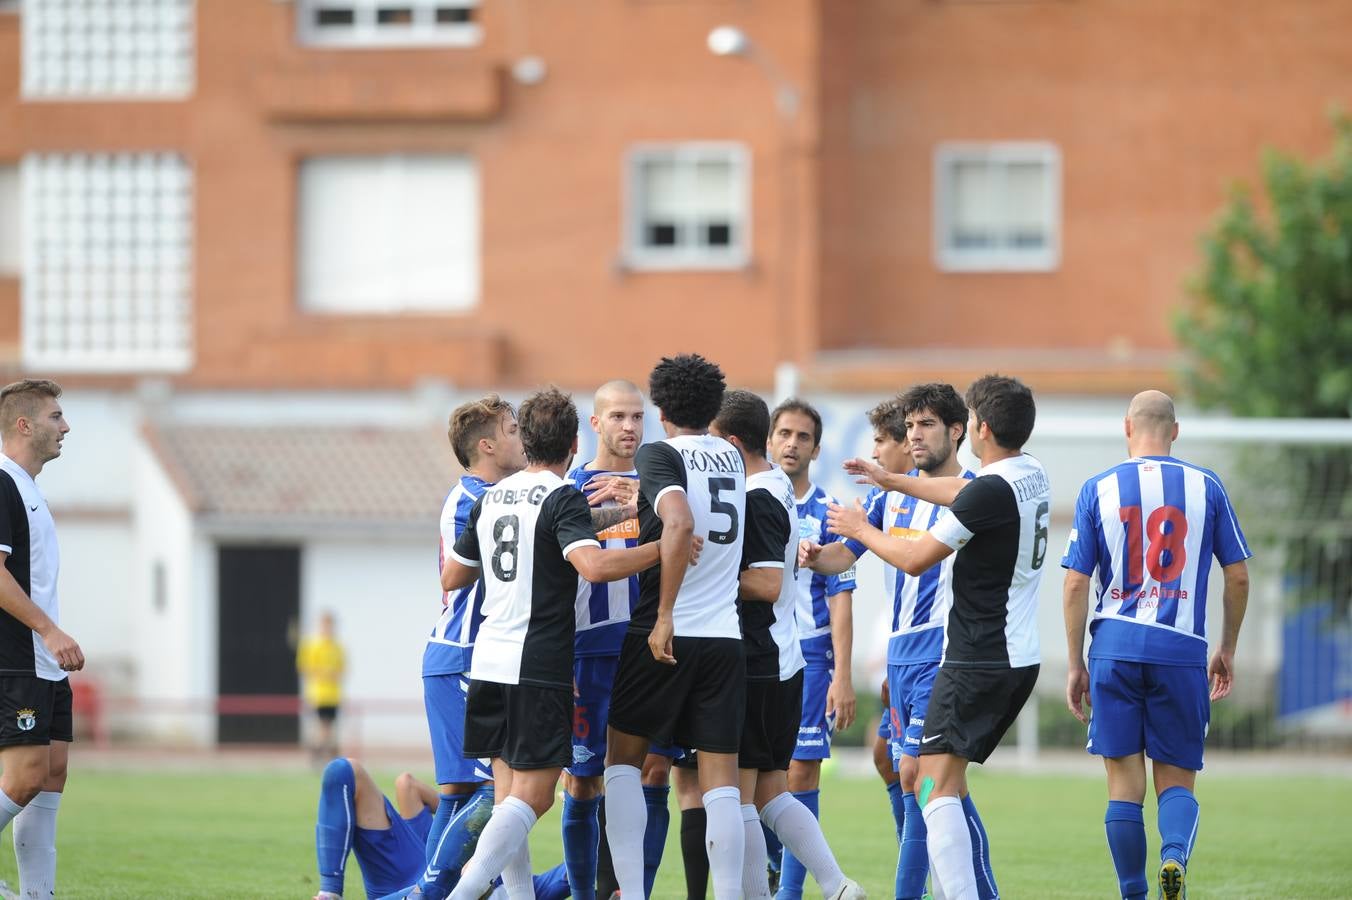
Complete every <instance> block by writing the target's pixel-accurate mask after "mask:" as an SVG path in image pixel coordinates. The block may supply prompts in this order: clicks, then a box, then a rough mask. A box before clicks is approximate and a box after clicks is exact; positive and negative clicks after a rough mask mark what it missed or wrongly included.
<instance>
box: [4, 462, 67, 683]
mask: <svg viewBox="0 0 1352 900" xmlns="http://www.w3.org/2000/svg"><path fill="white" fill-rule="evenodd" d="M0 551H4V552H5V553H6V554H8V555H7V556H6V557H5V568H6V569H8V570H9V574H10V575H12V576H14V580H15V581H17V582H18V583H19V587H20V588H22V589H23V592H24V593H25V594H27V595H28V599H30V600H32V601H33V603H35V604H36V605H37V606H38V607H39V608H41V609H42V611H43V612H45V613H46V614H47V615H48V616H49V617H50V618H51V620H52V621H53V622H56V623H57V624H58V625H59V624H60V623H61V611H60V607H59V604H58V602H57V596H56V579H57V574H58V573H59V571H60V569H61V554H60V551H59V550H58V548H57V545H56V523H55V522H53V521H52V513H51V510H49V509H48V508H47V500H46V498H45V497H43V496H42V492H41V491H40V490H38V486H37V482H35V481H34V480H33V478H32V476H31V475H29V474H28V472H27V471H26V470H25V469H24V468H23V466H21V465H19V464H18V463H16V462H15V461H14V460H12V459H10V458H9V457H8V456H3V455H0ZM0 675H36V676H37V677H38V678H45V679H47V680H48V681H61V680H62V679H64V678H65V677H66V673H65V672H64V671H62V670H61V664H60V663H58V662H57V661H56V658H55V657H53V656H52V654H51V651H49V650H48V649H47V645H46V644H44V643H43V642H42V638H40V637H38V633H37V632H36V631H34V630H33V629H31V628H29V627H28V626H27V625H25V624H23V623H22V622H20V621H19V620H18V619H16V618H14V617H13V616H11V615H10V614H9V613H6V612H4V611H0Z"/></svg>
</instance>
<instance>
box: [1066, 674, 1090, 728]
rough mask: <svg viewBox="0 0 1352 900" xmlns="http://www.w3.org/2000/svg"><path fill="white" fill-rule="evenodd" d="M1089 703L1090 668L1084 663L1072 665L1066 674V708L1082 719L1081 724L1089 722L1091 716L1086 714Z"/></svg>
mask: <svg viewBox="0 0 1352 900" xmlns="http://www.w3.org/2000/svg"><path fill="white" fill-rule="evenodd" d="M1088 704H1089V670H1088V669H1086V668H1085V667H1084V663H1080V664H1079V665H1078V666H1073V665H1072V666H1071V667H1070V673H1069V674H1068V675H1067V676H1066V708H1067V709H1069V710H1070V713H1071V715H1073V716H1074V717H1075V718H1077V719H1079V720H1080V723H1081V724H1087V723H1088V722H1089V717H1088V716H1087V715H1085V712H1084V707H1085V706H1087V705H1088Z"/></svg>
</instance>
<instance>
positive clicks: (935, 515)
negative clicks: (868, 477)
mask: <svg viewBox="0 0 1352 900" xmlns="http://www.w3.org/2000/svg"><path fill="white" fill-rule="evenodd" d="M909 474H910V475H913V476H914V475H918V474H919V470H918V469H912V470H911V471H910V473H909ZM959 474H960V475H961V477H963V478H967V479H969V480H970V479H972V478H975V477H976V476H975V475H974V474H973V473H972V472H969V471H968V470H967V469H963V470H962V472H961V473H959ZM864 508H865V509H866V510H867V511H868V520H869V523H870V524H871V525H872V526H873V527H874V528H877V529H878V530H879V531H881V532H882V533H883V534H887V535H891V536H892V537H900V538H905V539H906V540H909V541H918V540H920V538H921V537H922V536H923V535H925V534H926V533H928V532H929V530H930V528H932V527H933V526H934V523H935V522H937V521H938V520H939V516H940V515H942V514H943V512H944V511H945V510H946V509H947V507H944V506H938V505H936V504H934V503H929V502H927V501H925V500H917V499H915V498H914V497H911V496H908V495H906V494H900V493H897V492H896V491H887V492H884V491H883V490H882V489H881V488H874V489H873V490H872V491H870V492H869V495H868V499H867V500H865V502H864ZM845 545H846V546H847V547H849V548H850V552H851V553H853V554H854V555H855V556H856V557H858V556H861V555H862V554H863V553H864V552H865V551H866V549H867V548H866V547H864V545H863V544H861V543H859V542H858V541H846V542H845ZM955 558H956V554H951V555H949V556H948V557H946V558H945V559H944V560H943V561H942V562H940V563H939V564H938V565H935V566H931V567H930V568H929V569H926V570H925V571H924V572H923V573H921V574H920V575H918V576H917V575H907V574H906V573H905V572H902V571H900V570H899V569H897V568H896V567H894V566H890V565H887V564H885V563H884V564H883V584H884V590H885V591H886V596H890V597H891V598H892V635H891V637H889V638H888V640H887V664H888V665H889V666H909V665H914V664H915V663H923V662H938V661H939V660H940V659H941V658H942V657H943V652H944V623H946V622H947V621H948V611H949V610H950V609H952V608H953V561H954V559H955Z"/></svg>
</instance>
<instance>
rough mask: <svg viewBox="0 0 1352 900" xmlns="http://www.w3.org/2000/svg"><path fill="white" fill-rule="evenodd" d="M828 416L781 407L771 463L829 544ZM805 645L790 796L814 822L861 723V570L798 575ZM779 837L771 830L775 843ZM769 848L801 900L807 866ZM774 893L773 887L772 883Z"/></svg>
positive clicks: (805, 520) (815, 535) (804, 523)
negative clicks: (856, 669)
mask: <svg viewBox="0 0 1352 900" xmlns="http://www.w3.org/2000/svg"><path fill="white" fill-rule="evenodd" d="M821 443H822V417H821V413H819V412H817V410H816V409H814V408H813V407H812V406H811V405H810V404H808V403H806V402H805V401H803V400H800V399H798V398H791V399H789V400H785V401H784V402H783V403H781V404H779V406H777V407H775V410H774V412H773V413H772V414H771V418H770V444H769V449H770V459H771V460H773V461H774V462H775V463H776V464H777V465H778V466H779V468H780V469H781V470H782V471H783V472H784V474H785V475H787V476H788V478H789V481H791V482H792V483H793V493H794V502H795V509H796V512H797V514H798V533H799V537H801V538H803V539H805V540H811V541H814V542H816V543H819V544H821V543H826V542H828V541H830V540H832V537H831V536H830V535H829V534H827V532H826V504H827V503H834V502H835V498H834V497H832V496H831V495H830V494H828V493H826V491H824V490H822V489H821V488H820V487H818V486H817V485H815V484H813V483H812V479H811V477H810V474H809V471H808V469H809V467H810V465H811V463H812V462H813V461H814V460H815V459H816V458H817V456H818V455H819V454H820V453H821ZM795 582H796V585H797V589H798V610H797V620H798V639H799V642H800V647H801V648H802V653H803V659H804V660H805V662H806V668H805V669H804V670H803V710H802V720H801V722H800V723H799V726H798V740H797V742H796V746H795V747H794V751H793V760H792V761H791V762H790V763H789V790H790V791H792V792H793V795H794V796H795V797H797V798H798V799H799V800H800V801H801V802H802V804H803V805H804V806H806V807H807V808H808V809H809V810H810V811H811V812H812V814H813V815H814V816H816V815H818V812H819V804H818V799H819V796H820V795H819V791H820V788H821V773H822V760H823V759H825V758H827V757H828V756H830V755H831V737H832V735H833V734H834V733H835V731H836V729H842V730H843V729H846V728H849V727H850V725H851V724H852V723H853V722H854V717H855V696H854V682H853V676H852V673H851V666H852V662H853V657H852V652H853V645H854V618H853V616H854V611H853V606H852V604H853V599H854V588H855V581H854V569H853V567H851V568H850V569H847V570H846V571H845V572H843V573H841V574H839V575H822V574H819V573H817V572H813V571H812V570H811V569H807V568H802V569H798V571H797V576H796V578H795ZM772 835H773V832H767V834H766V841H767V843H769V842H770V837H771V836H772ZM777 843H778V841H777V840H776V841H775V842H774V844H771V845H770V863H771V867H772V868H773V869H775V870H776V871H777V872H778V873H779V890H778V893H777V894H776V896H777V897H779V898H780V900H801V898H802V896H803V878H804V876H805V875H806V874H807V872H806V870H805V869H804V868H803V864H802V863H801V862H799V861H798V859H797V858H796V857H795V856H794V855H793V854H792V853H789V852H785V853H784V854H783V856H782V863H781V857H780V854H779V853H777V852H776V849H777V848H776V846H775V844H777ZM771 887H772V888H773V887H774V884H773V883H772V884H771Z"/></svg>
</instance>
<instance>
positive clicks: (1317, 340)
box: [1174, 116, 1352, 418]
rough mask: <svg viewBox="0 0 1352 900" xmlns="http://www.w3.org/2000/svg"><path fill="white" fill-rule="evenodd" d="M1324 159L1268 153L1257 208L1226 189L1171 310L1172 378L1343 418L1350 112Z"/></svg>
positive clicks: (1348, 377)
mask: <svg viewBox="0 0 1352 900" xmlns="http://www.w3.org/2000/svg"><path fill="white" fill-rule="evenodd" d="M1334 131H1335V140H1334V145H1333V148H1332V151H1331V152H1330V153H1329V154H1328V156H1327V157H1325V158H1323V159H1320V160H1316V161H1314V162H1305V161H1303V160H1300V159H1298V158H1296V157H1295V156H1292V155H1290V154H1286V153H1281V152H1278V151H1275V150H1269V151H1267V152H1266V153H1265V154H1264V158H1263V179H1262V180H1263V187H1264V189H1265V191H1264V194H1265V196H1264V198H1263V203H1262V208H1261V210H1260V208H1259V207H1258V205H1257V204H1255V202H1254V199H1253V195H1252V193H1251V191H1250V190H1249V189H1248V188H1247V187H1246V186H1244V185H1240V186H1237V187H1236V188H1235V189H1234V190H1233V191H1232V194H1231V197H1230V199H1229V201H1228V203H1227V204H1226V206H1225V207H1224V209H1223V210H1222V211H1221V214H1220V216H1219V218H1218V219H1217V221H1216V222H1215V224H1214V225H1213V226H1212V227H1211V228H1210V229H1209V230H1208V231H1207V232H1206V233H1205V234H1204V235H1203V237H1202V250H1203V254H1204V258H1205V263H1204V265H1203V268H1202V271H1201V272H1200V273H1199V274H1198V275H1197V276H1196V277H1195V278H1194V279H1193V280H1192V281H1191V283H1190V285H1189V288H1190V293H1191V294H1192V296H1193V299H1194V302H1193V303H1192V304H1191V305H1190V306H1189V307H1188V308H1187V309H1186V310H1184V311H1183V312H1182V313H1181V314H1180V315H1178V316H1177V317H1176V319H1175V322H1174V326H1175V330H1176V333H1177V336H1178V339H1179V341H1180V343H1181V344H1182V345H1183V347H1184V349H1185V350H1187V351H1188V362H1187V364H1186V369H1185V371H1184V373H1183V376H1184V384H1185V386H1186V387H1187V388H1188V389H1189V392H1190V393H1191V394H1193V396H1194V397H1195V398H1196V399H1197V401H1198V402H1199V403H1200V404H1202V405H1203V406H1209V407H1223V408H1225V409H1228V410H1229V411H1230V412H1232V413H1234V414H1236V415H1241V416H1310V417H1318V418H1346V417H1349V416H1352V120H1349V119H1347V118H1345V117H1341V116H1339V117H1335V118H1334Z"/></svg>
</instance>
